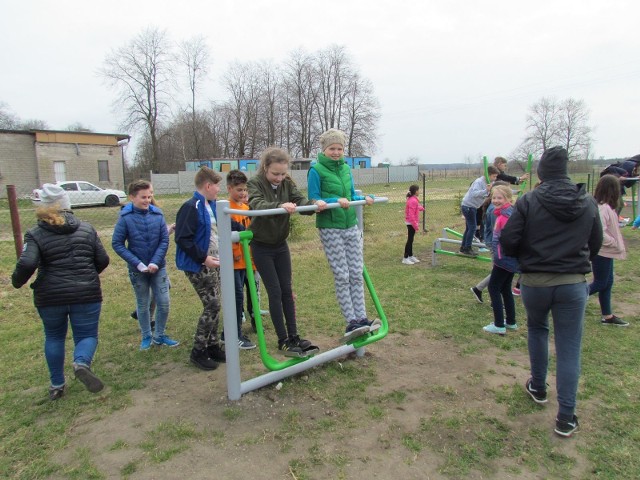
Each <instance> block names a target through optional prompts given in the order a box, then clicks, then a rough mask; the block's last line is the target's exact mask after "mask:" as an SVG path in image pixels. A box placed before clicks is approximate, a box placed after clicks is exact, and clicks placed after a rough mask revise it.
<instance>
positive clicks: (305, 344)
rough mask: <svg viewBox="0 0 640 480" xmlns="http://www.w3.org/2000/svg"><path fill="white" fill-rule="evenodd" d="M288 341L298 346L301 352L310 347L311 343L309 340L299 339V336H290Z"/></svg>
mask: <svg viewBox="0 0 640 480" xmlns="http://www.w3.org/2000/svg"><path fill="white" fill-rule="evenodd" d="M289 341H290V342H291V343H292V344H295V345H297V346H299V347H300V348H301V349H302V350H303V351H304V350H307V349H308V348H310V347H311V342H310V341H309V340H305V339H304V338H300V335H291V336H290V337H289Z"/></svg>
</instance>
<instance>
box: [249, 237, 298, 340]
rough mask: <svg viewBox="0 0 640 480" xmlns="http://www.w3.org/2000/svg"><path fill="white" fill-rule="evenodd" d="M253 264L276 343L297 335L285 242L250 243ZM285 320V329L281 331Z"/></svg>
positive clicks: (287, 247)
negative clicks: (262, 289) (263, 294)
mask: <svg viewBox="0 0 640 480" xmlns="http://www.w3.org/2000/svg"><path fill="white" fill-rule="evenodd" d="M251 252H252V254H253V263H254V264H255V266H256V268H257V269H258V272H259V273H260V277H261V278H262V284H263V285H264V287H265V289H266V290H267V295H268V297H269V313H270V314H271V320H272V321H273V327H274V328H275V329H276V334H277V335H278V340H280V341H282V340H284V339H286V338H287V337H288V336H292V335H297V334H298V331H297V327H296V306H295V303H294V300H293V290H292V288H291V254H290V252H289V245H287V242H286V241H285V242H282V243H280V244H278V245H267V244H264V243H257V242H252V243H251ZM285 319H286V328H285Z"/></svg>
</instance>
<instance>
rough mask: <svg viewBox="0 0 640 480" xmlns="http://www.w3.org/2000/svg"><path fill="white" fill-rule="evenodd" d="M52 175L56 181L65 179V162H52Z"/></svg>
mask: <svg viewBox="0 0 640 480" xmlns="http://www.w3.org/2000/svg"><path fill="white" fill-rule="evenodd" d="M53 175H54V176H55V178H56V182H66V181H67V164H66V163H65V162H53Z"/></svg>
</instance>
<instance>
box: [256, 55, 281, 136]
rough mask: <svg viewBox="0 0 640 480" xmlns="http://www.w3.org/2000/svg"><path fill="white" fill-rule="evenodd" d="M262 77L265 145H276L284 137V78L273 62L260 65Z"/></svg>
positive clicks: (261, 114)
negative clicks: (282, 134) (282, 90)
mask: <svg viewBox="0 0 640 480" xmlns="http://www.w3.org/2000/svg"><path fill="white" fill-rule="evenodd" d="M260 78H261V84H260V89H261V92H262V93H261V95H260V99H261V101H260V105H259V108H260V116H261V117H262V118H263V119H264V127H265V131H264V142H263V146H265V147H267V146H271V145H275V144H276V141H279V140H281V138H282V136H281V132H282V128H283V121H282V120H283V119H282V100H284V99H283V98H282V94H281V89H282V78H281V75H280V70H279V68H278V67H277V66H275V65H273V64H271V63H262V64H261V65H260Z"/></svg>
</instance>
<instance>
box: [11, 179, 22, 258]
mask: <svg viewBox="0 0 640 480" xmlns="http://www.w3.org/2000/svg"><path fill="white" fill-rule="evenodd" d="M7 198H8V199H9V212H10V213H11V228H12V230H13V243H14V244H15V247H16V257H17V258H20V254H21V253H22V230H21V229H20V213H19V212H18V196H17V195H16V186H15V185H7Z"/></svg>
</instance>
